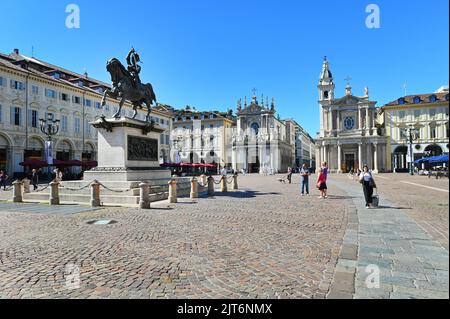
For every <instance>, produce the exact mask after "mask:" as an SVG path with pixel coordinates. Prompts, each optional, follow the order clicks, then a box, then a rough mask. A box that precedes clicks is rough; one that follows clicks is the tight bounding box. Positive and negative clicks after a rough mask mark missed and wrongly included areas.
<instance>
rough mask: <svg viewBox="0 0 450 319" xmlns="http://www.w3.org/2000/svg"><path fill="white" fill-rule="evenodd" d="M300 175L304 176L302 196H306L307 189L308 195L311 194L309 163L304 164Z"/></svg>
mask: <svg viewBox="0 0 450 319" xmlns="http://www.w3.org/2000/svg"><path fill="white" fill-rule="evenodd" d="M300 175H301V176H302V196H305V189H306V195H308V196H309V176H310V175H311V172H310V171H309V168H308V165H306V164H303V166H302V169H301V170H300Z"/></svg>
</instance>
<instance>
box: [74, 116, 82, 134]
mask: <svg viewBox="0 0 450 319" xmlns="http://www.w3.org/2000/svg"><path fill="white" fill-rule="evenodd" d="M74 128H75V133H77V134H79V133H80V132H81V123H80V118H78V117H76V118H75V127H74Z"/></svg>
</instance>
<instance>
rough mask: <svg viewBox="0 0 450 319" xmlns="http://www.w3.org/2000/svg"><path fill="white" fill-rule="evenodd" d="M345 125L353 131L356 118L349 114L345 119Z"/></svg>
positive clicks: (348, 129)
mask: <svg viewBox="0 0 450 319" xmlns="http://www.w3.org/2000/svg"><path fill="white" fill-rule="evenodd" d="M344 127H345V129H346V130H347V131H351V130H353V129H354V128H355V119H354V118H353V117H351V116H347V117H346V118H345V119H344Z"/></svg>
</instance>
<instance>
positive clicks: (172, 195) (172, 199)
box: [169, 179, 178, 204]
mask: <svg viewBox="0 0 450 319" xmlns="http://www.w3.org/2000/svg"><path fill="white" fill-rule="evenodd" d="M169 203H171V204H175V203H178V198H177V180H176V179H172V180H171V181H170V182H169Z"/></svg>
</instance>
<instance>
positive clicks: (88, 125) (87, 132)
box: [85, 120, 91, 136]
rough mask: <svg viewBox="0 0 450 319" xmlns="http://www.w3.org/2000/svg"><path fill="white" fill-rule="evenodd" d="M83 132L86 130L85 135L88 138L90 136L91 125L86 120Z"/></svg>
mask: <svg viewBox="0 0 450 319" xmlns="http://www.w3.org/2000/svg"><path fill="white" fill-rule="evenodd" d="M85 130H86V135H88V136H90V135H91V125H90V124H89V121H88V120H86V123H85Z"/></svg>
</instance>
